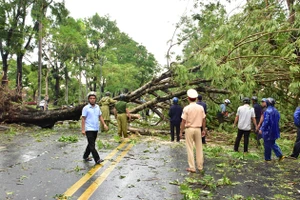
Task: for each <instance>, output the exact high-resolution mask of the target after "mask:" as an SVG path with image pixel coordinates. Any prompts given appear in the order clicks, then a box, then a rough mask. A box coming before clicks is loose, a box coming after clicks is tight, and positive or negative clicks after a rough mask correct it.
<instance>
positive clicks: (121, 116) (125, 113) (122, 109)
mask: <svg viewBox="0 0 300 200" xmlns="http://www.w3.org/2000/svg"><path fill="white" fill-rule="evenodd" d="M124 100H125V95H124V94H120V100H119V101H118V102H117V103H116V105H115V117H116V119H117V123H118V134H119V136H120V137H124V138H127V137H128V136H127V127H128V124H127V123H128V121H127V117H128V118H129V121H130V120H131V116H130V112H129V110H128V108H127V102H126V101H124Z"/></svg>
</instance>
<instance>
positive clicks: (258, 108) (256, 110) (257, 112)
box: [251, 96, 262, 146]
mask: <svg viewBox="0 0 300 200" xmlns="http://www.w3.org/2000/svg"><path fill="white" fill-rule="evenodd" d="M251 99H252V106H253V108H254V113H255V121H256V124H259V121H260V117H261V112H262V108H261V106H260V105H259V104H258V103H257V96H253V97H252V98H251ZM254 134H255V138H256V143H257V146H260V142H259V140H260V138H261V135H260V134H258V130H257V128H254Z"/></svg>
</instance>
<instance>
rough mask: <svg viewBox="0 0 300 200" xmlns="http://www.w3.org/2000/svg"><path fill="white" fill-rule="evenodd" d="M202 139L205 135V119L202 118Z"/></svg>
mask: <svg viewBox="0 0 300 200" xmlns="http://www.w3.org/2000/svg"><path fill="white" fill-rule="evenodd" d="M201 135H202V137H204V136H205V135H206V117H204V118H203V120H202V133H201Z"/></svg>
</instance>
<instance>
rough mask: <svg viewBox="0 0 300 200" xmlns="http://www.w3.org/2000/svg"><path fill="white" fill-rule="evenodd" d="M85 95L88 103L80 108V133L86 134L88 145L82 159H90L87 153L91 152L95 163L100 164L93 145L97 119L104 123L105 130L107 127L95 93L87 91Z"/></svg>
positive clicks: (97, 126) (100, 160)
mask: <svg viewBox="0 0 300 200" xmlns="http://www.w3.org/2000/svg"><path fill="white" fill-rule="evenodd" d="M87 97H88V101H89V103H88V104H87V105H86V106H84V107H83V109H82V120H81V133H82V134H83V135H85V136H86V138H87V141H88V145H87V147H86V149H85V152H84V154H83V159H84V160H85V161H91V160H92V159H91V158H90V157H89V155H90V153H92V155H93V158H94V161H95V163H96V164H100V163H101V162H103V159H100V156H99V154H98V152H97V150H96V147H95V142H96V139H97V134H98V131H99V120H100V121H101V122H102V124H103V125H104V129H105V130H107V129H108V127H107V125H106V124H105V122H104V120H103V117H102V113H101V110H100V108H99V106H98V105H97V104H96V100H97V97H96V93H95V92H89V93H88V95H87Z"/></svg>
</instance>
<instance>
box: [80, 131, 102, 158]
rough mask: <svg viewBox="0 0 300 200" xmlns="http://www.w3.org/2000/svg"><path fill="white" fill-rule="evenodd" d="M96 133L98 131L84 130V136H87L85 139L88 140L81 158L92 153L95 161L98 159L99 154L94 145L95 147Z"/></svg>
mask: <svg viewBox="0 0 300 200" xmlns="http://www.w3.org/2000/svg"><path fill="white" fill-rule="evenodd" d="M97 134H98V131H86V132H85V135H86V138H87V141H88V145H87V147H86V149H85V152H84V154H83V158H88V157H89V155H90V153H92V155H93V158H94V160H95V162H97V161H98V160H100V156H99V154H98V152H97V150H96V147H95V142H96V139H97Z"/></svg>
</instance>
